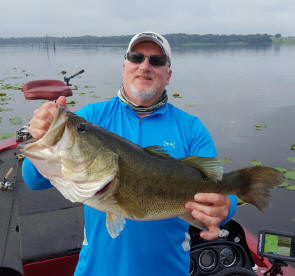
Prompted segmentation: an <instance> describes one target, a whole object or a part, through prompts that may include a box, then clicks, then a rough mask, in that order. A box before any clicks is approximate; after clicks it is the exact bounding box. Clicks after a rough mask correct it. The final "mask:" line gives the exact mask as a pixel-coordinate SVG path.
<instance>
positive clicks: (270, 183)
mask: <svg viewBox="0 0 295 276" xmlns="http://www.w3.org/2000/svg"><path fill="white" fill-rule="evenodd" d="M237 174H238V175H239V178H240V180H242V181H241V185H240V191H239V192H238V193H237V196H238V197H239V198H240V199H241V200H242V201H244V202H247V203H251V204H253V205H255V206H256V207H257V208H258V209H259V210H260V211H264V210H265V209H266V208H267V207H268V206H269V202H270V190H271V189H273V188H275V187H276V186H278V185H279V184H280V183H281V182H282V180H283V174H282V173H281V172H280V171H278V170H276V169H273V168H269V167H262V166H255V167H249V168H244V169H240V170H238V171H237Z"/></svg>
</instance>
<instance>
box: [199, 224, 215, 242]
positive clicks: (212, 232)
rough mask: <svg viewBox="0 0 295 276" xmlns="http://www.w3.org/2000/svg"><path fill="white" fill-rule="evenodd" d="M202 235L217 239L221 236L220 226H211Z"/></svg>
mask: <svg viewBox="0 0 295 276" xmlns="http://www.w3.org/2000/svg"><path fill="white" fill-rule="evenodd" d="M200 236H201V238H202V239H204V240H214V239H217V238H218V236H219V228H218V227H217V226H215V227H210V229H209V230H208V231H202V232H201V233H200Z"/></svg>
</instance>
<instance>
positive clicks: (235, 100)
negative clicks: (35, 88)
mask: <svg viewBox="0 0 295 276" xmlns="http://www.w3.org/2000/svg"><path fill="white" fill-rule="evenodd" d="M124 51H125V49H124V48H120V47H95V46H89V47H78V46H71V47H69V46H67V47H61V46H59V47H57V49H56V51H55V52H54V51H53V49H49V51H47V50H46V49H43V48H42V47H37V46H26V47H12V46H9V47H0V87H1V86H2V89H0V93H6V94H7V96H1V99H2V101H1V105H0V108H2V109H5V111H2V112H0V117H2V122H1V123H0V133H4V132H14V131H15V130H17V129H18V128H20V126H21V125H13V124H11V123H10V121H9V119H10V118H13V117H21V118H22V119H23V123H26V122H28V121H29V119H30V117H31V116H32V113H33V110H34V109H35V108H37V107H38V106H40V105H41V104H42V103H43V102H44V101H39V100H37V101H27V100H25V99H24V96H23V94H22V92H21V91H20V90H5V89H3V86H4V85H7V84H9V85H13V86H18V87H21V86H22V85H23V83H24V82H26V81H29V80H34V79H60V80H62V79H63V76H62V75H61V74H60V72H61V71H63V70H65V71H67V73H68V74H67V75H71V74H73V73H76V72H78V71H79V70H81V69H85V73H84V74H83V75H81V77H79V78H75V79H73V80H72V84H73V85H77V87H78V90H74V91H73V92H74V95H73V96H72V97H71V98H70V99H69V100H73V101H75V102H76V105H75V106H73V107H71V108H72V109H73V110H76V109H78V108H80V107H82V106H84V105H85V104H87V103H89V102H96V101H104V100H106V99H108V98H110V97H113V96H115V95H116V94H117V91H118V89H119V87H120V85H121V71H122V63H123V60H124V59H123V56H124ZM294 68H295V47H291V46H281V47H268V48H232V47H231V48H217V47H215V48H176V49H173V57H172V70H173V74H172V78H171V82H170V85H169V86H168V95H169V100H170V102H171V103H173V104H175V105H176V106H178V107H180V108H182V109H184V110H185V111H187V112H189V113H191V114H194V115H196V116H198V117H199V118H200V119H201V120H202V121H203V122H204V123H205V125H206V126H207V128H208V129H209V131H210V133H211V134H212V136H213V139H214V141H215V144H216V147H217V149H218V152H219V157H220V158H231V159H232V160H233V162H232V163H231V164H228V165H225V171H230V170H232V169H236V168H240V167H245V166H250V164H249V162H250V161H251V160H259V161H262V162H263V164H264V165H267V166H273V167H284V168H287V169H292V168H294V167H295V163H291V162H289V161H287V157H290V156H295V152H294V151H291V150H290V146H291V145H292V144H295V122H294V120H295V101H294V99H295V97H294V92H295V91H294V88H295V70H294ZM175 92H177V93H179V94H180V96H181V98H177V99H175V98H173V97H172V94H173V93H175ZM257 123H263V124H265V125H266V126H267V127H266V128H262V129H261V130H256V128H255V124H257ZM294 199H295V191H288V190H285V189H277V190H275V191H273V192H272V201H271V207H270V208H269V209H268V210H267V211H266V212H265V213H261V212H259V211H258V210H257V209H256V208H254V207H253V206H244V207H240V208H239V209H238V211H237V214H236V219H237V220H238V221H240V222H242V223H243V225H245V226H246V227H247V228H249V229H250V230H252V231H253V232H254V233H256V231H257V230H258V229H260V228H266V227H269V228H273V229H278V230H283V231H290V232H295V212H294V210H295V200H294Z"/></svg>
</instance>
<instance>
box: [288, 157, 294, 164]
mask: <svg viewBox="0 0 295 276" xmlns="http://www.w3.org/2000/svg"><path fill="white" fill-rule="evenodd" d="M287 160H288V161H290V162H292V163H295V156H291V157H288V158H287Z"/></svg>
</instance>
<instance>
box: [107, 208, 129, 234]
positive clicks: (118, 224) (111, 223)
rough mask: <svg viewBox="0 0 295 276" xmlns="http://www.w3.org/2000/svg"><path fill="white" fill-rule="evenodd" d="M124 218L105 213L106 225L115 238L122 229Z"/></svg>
mask: <svg viewBox="0 0 295 276" xmlns="http://www.w3.org/2000/svg"><path fill="white" fill-rule="evenodd" d="M125 223H126V220H125V219H124V218H122V217H119V216H117V215H114V214H111V213H107V215H106V226H107V229H108V232H109V234H110V236H111V237H112V238H113V239H115V238H117V237H118V236H119V235H120V233H121V232H122V231H123V229H124V226H125Z"/></svg>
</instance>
